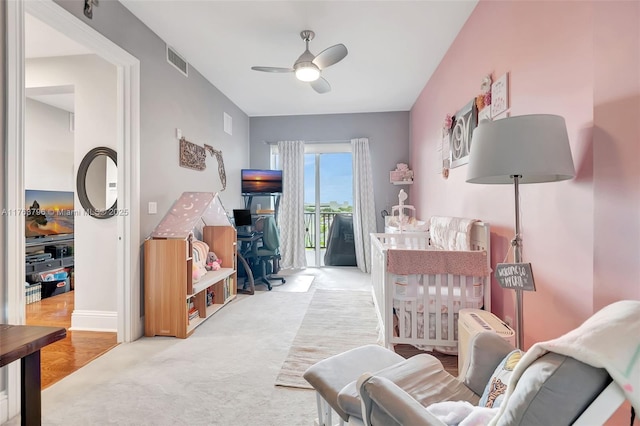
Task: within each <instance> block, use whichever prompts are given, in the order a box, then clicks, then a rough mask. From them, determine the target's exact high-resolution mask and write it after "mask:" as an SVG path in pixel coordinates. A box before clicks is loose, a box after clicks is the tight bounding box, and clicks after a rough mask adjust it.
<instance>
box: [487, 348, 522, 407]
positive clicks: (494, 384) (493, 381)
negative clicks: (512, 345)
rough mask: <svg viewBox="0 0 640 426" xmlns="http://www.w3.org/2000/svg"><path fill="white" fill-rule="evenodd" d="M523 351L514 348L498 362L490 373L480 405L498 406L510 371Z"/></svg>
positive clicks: (502, 397)
mask: <svg viewBox="0 0 640 426" xmlns="http://www.w3.org/2000/svg"><path fill="white" fill-rule="evenodd" d="M522 355H524V352H522V351H521V350H519V349H515V350H513V351H511V352H509V354H507V356H506V357H504V359H503V360H502V361H501V362H500V364H499V365H498V366H497V367H496V369H495V371H494V372H493V374H492V375H491V378H490V379H489V382H488V383H487V386H486V387H485V388H484V392H483V393H482V397H481V398H480V402H479V403H478V405H479V406H481V407H489V408H498V407H500V404H501V403H502V400H503V399H504V394H505V392H506V391H507V384H508V383H509V379H510V378H511V373H513V369H514V368H515V366H516V364H517V363H518V361H520V358H522Z"/></svg>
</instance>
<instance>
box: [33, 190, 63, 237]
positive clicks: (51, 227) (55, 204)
mask: <svg viewBox="0 0 640 426" xmlns="http://www.w3.org/2000/svg"><path fill="white" fill-rule="evenodd" d="M74 214H75V210H74V208H73V192H68V191H42V190H34V189H27V190H26V191H25V220H24V223H25V237H26V239H27V241H33V240H40V239H42V240H43V241H49V240H55V239H62V238H71V237H73V220H74Z"/></svg>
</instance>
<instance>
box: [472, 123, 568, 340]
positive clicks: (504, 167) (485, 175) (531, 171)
mask: <svg viewBox="0 0 640 426" xmlns="http://www.w3.org/2000/svg"><path fill="white" fill-rule="evenodd" d="M574 175H575V170H574V168H573V160H572V158H571V148H570V147H569V137H568V135H567V127H566V125H565V122H564V118H562V117H560V116H557V115H548V114H536V115H521V116H516V117H509V118H503V119H501V120H496V121H488V120H486V121H482V122H480V124H479V125H478V127H477V128H476V129H475V130H474V132H473V138H472V140H471V153H470V155H469V167H468V170H467V182H469V183H481V184H513V187H514V190H515V216H516V229H515V231H516V234H515V237H514V238H513V240H512V241H511V245H512V246H513V251H514V261H515V263H521V262H522V239H521V237H520V201H519V197H520V196H519V185H520V184H525V183H542V182H556V181H561V180H566V179H571V178H572V177H573V176H574ZM515 292H516V306H515V316H516V330H515V331H516V342H517V345H518V348H520V349H522V348H523V347H524V331H523V330H524V329H523V325H522V290H521V289H516V290H515Z"/></svg>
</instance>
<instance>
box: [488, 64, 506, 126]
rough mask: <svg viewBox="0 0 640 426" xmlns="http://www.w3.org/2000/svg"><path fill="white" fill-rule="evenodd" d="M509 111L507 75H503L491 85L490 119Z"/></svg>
mask: <svg viewBox="0 0 640 426" xmlns="http://www.w3.org/2000/svg"><path fill="white" fill-rule="evenodd" d="M508 109H509V73H504V74H503V75H502V76H501V77H500V78H499V79H497V80H496V81H494V82H493V84H492V85H491V117H497V116H498V115H500V114H502V113H503V112H505V111H506V110H508Z"/></svg>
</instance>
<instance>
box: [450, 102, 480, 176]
mask: <svg viewBox="0 0 640 426" xmlns="http://www.w3.org/2000/svg"><path fill="white" fill-rule="evenodd" d="M477 125H478V110H477V107H476V100H475V98H474V99H472V100H471V101H470V102H469V103H468V104H466V105H465V106H464V107H463V108H462V109H460V111H458V112H457V113H456V115H455V122H454V124H453V128H452V129H451V139H450V150H451V168H454V167H458V166H461V165H463V164H467V163H468V162H469V152H471V136H473V130H474V129H475V128H476V126H477Z"/></svg>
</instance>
